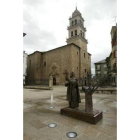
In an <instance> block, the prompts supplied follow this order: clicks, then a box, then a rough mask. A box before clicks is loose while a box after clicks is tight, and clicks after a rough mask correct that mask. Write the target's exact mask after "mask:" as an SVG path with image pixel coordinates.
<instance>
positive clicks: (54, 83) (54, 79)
mask: <svg viewBox="0 0 140 140" xmlns="http://www.w3.org/2000/svg"><path fill="white" fill-rule="evenodd" d="M53 85H56V78H55V77H53Z"/></svg>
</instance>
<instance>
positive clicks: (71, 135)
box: [66, 132, 77, 138]
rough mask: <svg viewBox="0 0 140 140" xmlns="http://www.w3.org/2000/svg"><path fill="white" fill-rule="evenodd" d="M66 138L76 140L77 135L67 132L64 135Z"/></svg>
mask: <svg viewBox="0 0 140 140" xmlns="http://www.w3.org/2000/svg"><path fill="white" fill-rule="evenodd" d="M66 136H67V137H68V138H76V137H77V133H76V132H68V133H67V134H66Z"/></svg>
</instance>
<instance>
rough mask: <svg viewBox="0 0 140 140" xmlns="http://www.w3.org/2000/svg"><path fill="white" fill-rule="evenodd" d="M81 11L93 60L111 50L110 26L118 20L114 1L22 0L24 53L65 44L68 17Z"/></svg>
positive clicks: (107, 53) (100, 58)
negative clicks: (76, 11)
mask: <svg viewBox="0 0 140 140" xmlns="http://www.w3.org/2000/svg"><path fill="white" fill-rule="evenodd" d="M76 5H77V9H78V10H79V11H80V12H81V14H82V17H83V18H84V20H85V22H84V26H85V27H86V29H87V32H86V39H87V40H88V45H87V48H88V52H89V53H90V54H92V56H91V67H92V74H93V75H94V74H95V67H94V63H95V62H98V61H100V60H103V59H105V58H106V57H108V56H109V54H110V52H111V36H110V31H111V27H112V26H115V25H116V22H117V0H23V32H24V33H26V34H27V35H26V36H25V37H24V38H23V49H24V51H25V52H26V53H27V54H31V53H33V52H34V51H48V50H51V49H54V48H57V47H60V46H64V45H66V38H68V30H67V26H69V17H71V16H72V13H73V12H74V10H75V9H76Z"/></svg>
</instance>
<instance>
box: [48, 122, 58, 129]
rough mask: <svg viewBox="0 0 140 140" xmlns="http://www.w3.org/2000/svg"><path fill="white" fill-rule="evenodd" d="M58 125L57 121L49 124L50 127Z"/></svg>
mask: <svg viewBox="0 0 140 140" xmlns="http://www.w3.org/2000/svg"><path fill="white" fill-rule="evenodd" d="M56 126H57V124H56V123H50V124H48V127H50V128H54V127H56Z"/></svg>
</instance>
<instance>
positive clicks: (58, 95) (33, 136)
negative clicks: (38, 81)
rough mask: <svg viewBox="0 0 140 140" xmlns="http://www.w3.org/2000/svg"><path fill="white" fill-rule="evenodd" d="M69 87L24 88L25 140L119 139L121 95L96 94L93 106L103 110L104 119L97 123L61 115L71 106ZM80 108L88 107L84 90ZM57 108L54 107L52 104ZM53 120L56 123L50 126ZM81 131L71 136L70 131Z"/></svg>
mask: <svg viewBox="0 0 140 140" xmlns="http://www.w3.org/2000/svg"><path fill="white" fill-rule="evenodd" d="M66 91H67V88H66V87H64V86H54V88H53V90H39V89H23V97H24V140H70V139H73V140H116V139H117V95H116V94H101V93H95V94H93V96H92V97H93V108H94V109H98V110H101V111H103V119H102V120H101V121H100V122H98V123H97V124H96V125H93V124H90V123H87V122H83V121H80V120H76V119H73V118H70V117H67V116H63V115H61V114H60V109H61V108H64V107H67V106H68V102H67V101H66ZM80 95H81V103H80V104H79V108H83V109H84V107H85V99H84V97H85V96H84V93H82V92H81V93H80ZM51 106H52V107H54V108H50V107H51ZM49 123H56V124H57V126H56V127H55V128H49V127H48V124H49ZM71 131H74V132H76V133H77V137H76V138H68V137H67V136H66V133H67V132H71Z"/></svg>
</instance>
